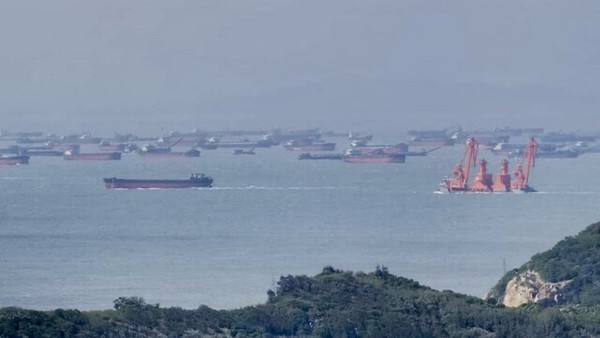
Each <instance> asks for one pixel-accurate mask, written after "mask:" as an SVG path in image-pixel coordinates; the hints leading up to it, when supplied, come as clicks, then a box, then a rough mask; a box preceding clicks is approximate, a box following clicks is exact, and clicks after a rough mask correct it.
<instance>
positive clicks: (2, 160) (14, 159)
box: [0, 156, 29, 165]
mask: <svg viewBox="0 0 600 338" xmlns="http://www.w3.org/2000/svg"><path fill="white" fill-rule="evenodd" d="M21 164H29V156H0V165H21Z"/></svg>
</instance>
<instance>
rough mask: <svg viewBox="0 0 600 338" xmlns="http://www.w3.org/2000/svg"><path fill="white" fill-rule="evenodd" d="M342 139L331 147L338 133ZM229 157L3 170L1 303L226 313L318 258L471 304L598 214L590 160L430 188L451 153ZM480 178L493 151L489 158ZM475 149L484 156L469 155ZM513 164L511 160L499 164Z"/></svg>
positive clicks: (40, 163)
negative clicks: (182, 185) (506, 185)
mask: <svg viewBox="0 0 600 338" xmlns="http://www.w3.org/2000/svg"><path fill="white" fill-rule="evenodd" d="M338 141H339V142H340V145H341V147H340V146H338V147H339V148H340V149H341V148H343V143H344V140H338ZM256 152H257V154H256V155H255V156H233V155H232V150H231V149H219V150H208V151H203V153H202V155H201V157H200V158H190V159H148V158H140V157H138V156H136V155H125V156H124V158H123V160H121V161H98V162H95V161H64V160H62V158H43V157H36V158H32V160H31V163H30V165H28V166H19V167H0V189H1V193H0V198H1V201H0V202H1V203H0V306H10V305H15V306H21V307H26V308H33V309H55V308H78V309H82V310H90V309H107V308H111V307H112V301H113V300H114V299H116V298H118V297H121V296H139V297H143V298H144V299H146V301H147V302H149V303H159V304H160V305H161V306H179V307H183V308H197V307H198V306H200V305H201V304H205V305H208V306H210V307H212V308H216V309H231V308H238V307H242V306H247V305H254V304H259V303H263V302H265V301H266V298H267V297H266V292H267V290H268V289H270V288H273V287H274V283H275V282H276V281H277V280H278V279H279V277H280V276H282V275H288V274H291V275H300V274H306V275H315V274H317V273H319V272H320V271H321V269H322V268H323V267H324V266H326V265H332V266H333V267H335V268H338V269H343V270H352V271H365V272H370V271H373V270H374V269H375V267H376V265H377V264H379V265H385V266H387V267H388V269H389V271H390V272H391V273H393V274H395V275H400V276H404V277H408V278H412V279H415V280H418V281H419V282H420V283H422V284H425V285H428V286H431V287H433V288H436V289H440V290H442V289H451V290H454V291H457V292H462V293H467V294H471V295H475V296H479V297H482V296H483V295H484V294H485V293H486V292H487V291H488V290H489V288H490V287H492V286H493V285H494V284H495V283H496V282H497V280H498V279H499V278H500V277H501V276H502V275H503V272H504V264H503V262H505V263H506V264H505V265H506V268H507V269H510V268H513V267H517V266H519V265H521V264H523V263H524V262H526V261H527V260H528V259H529V258H530V257H531V256H532V255H533V254H535V253H537V252H540V251H545V250H547V249H549V248H551V247H552V246H553V245H554V244H555V243H556V242H557V241H559V240H561V239H562V238H564V237H565V236H569V235H575V234H577V233H578V232H579V231H581V230H582V229H584V228H585V227H586V226H587V225H589V224H591V223H594V222H596V221H598V220H600V212H599V211H598V205H600V203H599V202H600V177H599V176H598V175H597V170H596V168H598V167H599V166H600V154H585V155H583V156H581V157H579V158H577V159H539V160H538V163H537V166H536V168H535V169H534V172H533V175H532V179H531V184H532V185H533V186H534V187H536V188H537V189H538V190H539V191H540V193H535V194H454V195H449V194H446V195H440V194H434V193H433V191H434V190H436V189H437V184H438V182H439V181H440V178H441V177H442V176H445V175H449V174H450V173H451V170H452V167H453V165H454V164H455V163H456V162H457V161H458V160H459V158H460V157H461V156H462V152H463V147H461V146H455V147H448V148H444V149H440V150H438V151H435V152H433V153H431V154H430V155H429V156H427V157H409V158H408V159H407V162H406V163H404V164H347V163H343V162H341V161H299V160H297V155H298V153H295V152H288V151H285V150H284V149H283V148H281V147H275V148H270V149H257V150H256ZM481 154H482V156H483V157H485V158H487V159H488V160H489V161H490V168H491V171H493V172H494V173H495V172H497V171H498V170H497V168H498V167H499V165H498V163H499V161H500V158H497V157H493V156H492V155H491V154H487V153H486V152H485V151H482V152H481ZM480 157H481V156H480ZM511 168H512V165H511ZM192 172H203V173H206V174H208V175H211V176H213V177H214V179H215V183H214V186H215V187H214V188H213V189H191V190H118V191H111V190H107V189H105V188H104V185H103V182H102V178H103V177H112V176H117V177H129V178H136V177H147V178H183V177H187V176H188V175H189V174H190V173H192Z"/></svg>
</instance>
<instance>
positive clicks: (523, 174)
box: [512, 137, 538, 192]
mask: <svg viewBox="0 0 600 338" xmlns="http://www.w3.org/2000/svg"><path fill="white" fill-rule="evenodd" d="M537 149H538V144H537V142H536V141H535V139H534V138H533V137H532V138H531V139H530V140H529V144H528V145H527V148H525V156H523V158H522V159H521V163H520V164H519V165H517V167H516V168H515V171H514V173H513V174H514V175H515V179H514V180H513V181H512V190H513V191H523V192H534V191H535V189H533V188H532V187H530V186H529V175H530V173H531V168H533V167H535V154H536V152H537Z"/></svg>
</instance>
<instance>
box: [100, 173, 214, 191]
mask: <svg viewBox="0 0 600 338" xmlns="http://www.w3.org/2000/svg"><path fill="white" fill-rule="evenodd" d="M212 183H213V179H212V178H211V177H209V176H206V175H204V174H191V175H190V178H188V179H187V180H169V179H165V180H153V179H146V180H145V179H127V178H116V177H110V178H104V185H105V186H106V189H185V188H211V187H212Z"/></svg>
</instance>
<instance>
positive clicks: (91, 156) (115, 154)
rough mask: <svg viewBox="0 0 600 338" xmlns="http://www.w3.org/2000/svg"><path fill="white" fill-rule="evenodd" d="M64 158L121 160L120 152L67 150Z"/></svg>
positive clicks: (70, 159)
mask: <svg viewBox="0 0 600 338" xmlns="http://www.w3.org/2000/svg"><path fill="white" fill-rule="evenodd" d="M63 158H64V159H65V160H69V161H72V160H83V161H107V160H120V159H121V153H120V152H112V153H77V152H72V151H69V150H67V151H65V153H64V155H63Z"/></svg>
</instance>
